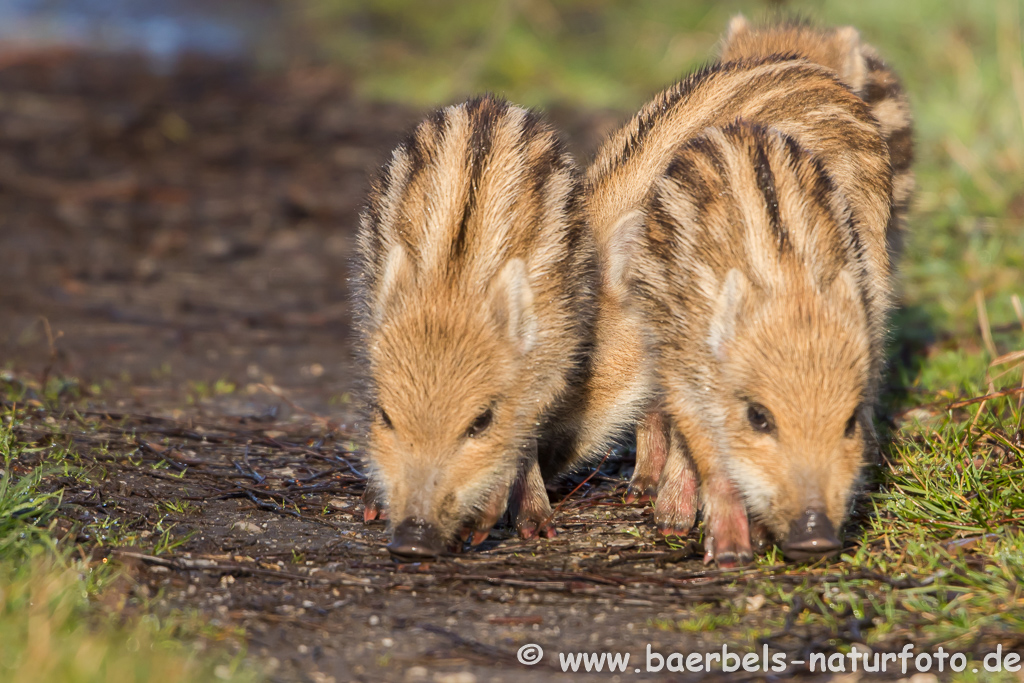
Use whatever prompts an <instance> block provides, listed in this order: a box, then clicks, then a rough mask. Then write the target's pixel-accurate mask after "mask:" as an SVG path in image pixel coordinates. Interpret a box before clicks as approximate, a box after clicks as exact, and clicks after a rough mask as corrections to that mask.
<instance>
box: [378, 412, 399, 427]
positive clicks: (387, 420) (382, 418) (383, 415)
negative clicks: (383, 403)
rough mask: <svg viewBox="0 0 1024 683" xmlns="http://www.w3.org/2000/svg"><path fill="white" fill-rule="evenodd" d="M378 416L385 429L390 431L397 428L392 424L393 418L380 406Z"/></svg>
mask: <svg viewBox="0 0 1024 683" xmlns="http://www.w3.org/2000/svg"><path fill="white" fill-rule="evenodd" d="M377 415H378V416H379V417H380V421H381V422H383V423H384V426H385V427H387V428H388V429H394V428H395V426H394V425H393V424H391V417H390V416H389V415H388V413H387V411H386V410H384V409H383V408H381V407H380V406H377Z"/></svg>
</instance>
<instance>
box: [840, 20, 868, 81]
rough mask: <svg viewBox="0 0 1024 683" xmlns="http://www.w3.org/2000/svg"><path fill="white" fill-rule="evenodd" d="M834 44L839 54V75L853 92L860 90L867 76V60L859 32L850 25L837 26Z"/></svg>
mask: <svg viewBox="0 0 1024 683" xmlns="http://www.w3.org/2000/svg"><path fill="white" fill-rule="evenodd" d="M833 35H834V36H835V45H836V49H837V50H838V52H839V54H838V55H837V57H838V58H839V63H838V64H837V65H836V68H838V69H839V75H840V76H841V77H842V79H843V82H844V83H846V85H848V86H849V87H850V88H851V89H852V90H853V91H854V92H860V91H861V90H862V89H863V88H864V83H865V81H866V80H867V76H868V65H867V60H866V59H865V57H864V52H863V50H861V42H860V33H859V32H858V31H857V29H855V28H854V27H852V26H842V27H840V28H837V29H836V31H835V33H834V34H833Z"/></svg>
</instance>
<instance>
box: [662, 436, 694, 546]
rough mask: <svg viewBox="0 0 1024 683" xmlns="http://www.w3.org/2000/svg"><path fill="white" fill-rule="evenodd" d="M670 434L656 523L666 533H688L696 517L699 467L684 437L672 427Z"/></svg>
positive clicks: (669, 534)
mask: <svg viewBox="0 0 1024 683" xmlns="http://www.w3.org/2000/svg"><path fill="white" fill-rule="evenodd" d="M668 437H669V438H668V455H667V458H666V461H665V467H664V470H663V471H662V473H661V481H660V483H659V485H658V496H657V498H658V500H657V503H655V505H654V523H655V524H656V525H657V527H658V531H659V532H660V533H661V534H662V535H663V536H686V535H687V534H688V533H690V530H691V529H692V528H693V523H694V521H695V520H696V518H697V481H698V475H697V466H696V464H695V463H694V462H693V459H692V458H691V457H690V455H689V453H687V445H686V442H685V440H684V439H683V438H682V436H681V435H680V434H679V433H678V432H677V431H676V430H674V429H670V430H668Z"/></svg>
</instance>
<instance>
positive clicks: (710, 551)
mask: <svg viewBox="0 0 1024 683" xmlns="http://www.w3.org/2000/svg"><path fill="white" fill-rule="evenodd" d="M744 526H745V525H744ZM743 531H744V532H746V531H747V530H746V529H743ZM753 561H754V553H753V551H752V550H751V549H750V536H749V533H746V534H744V535H743V536H734V535H730V536H728V537H727V536H723V537H721V538H720V539H716V538H714V537H713V536H712V535H710V534H709V535H708V536H707V538H705V539H704V564H711V563H712V562H714V563H715V564H716V565H718V567H719V569H735V568H736V567H742V566H744V565H748V564H750V563H751V562H753Z"/></svg>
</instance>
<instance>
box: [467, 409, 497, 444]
mask: <svg viewBox="0 0 1024 683" xmlns="http://www.w3.org/2000/svg"><path fill="white" fill-rule="evenodd" d="M493 420H494V412H493V411H492V410H491V409H490V408H488V409H487V410H485V411H484V412H482V413H480V414H479V415H478V416H477V418H476V419H475V420H473V424H471V425H469V429H467V430H466V436H468V437H469V438H471V439H475V438H476V437H478V436H480V435H481V434H483V433H484V432H485V431H487V428H488V427H490V426H491V422H492V421H493Z"/></svg>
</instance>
